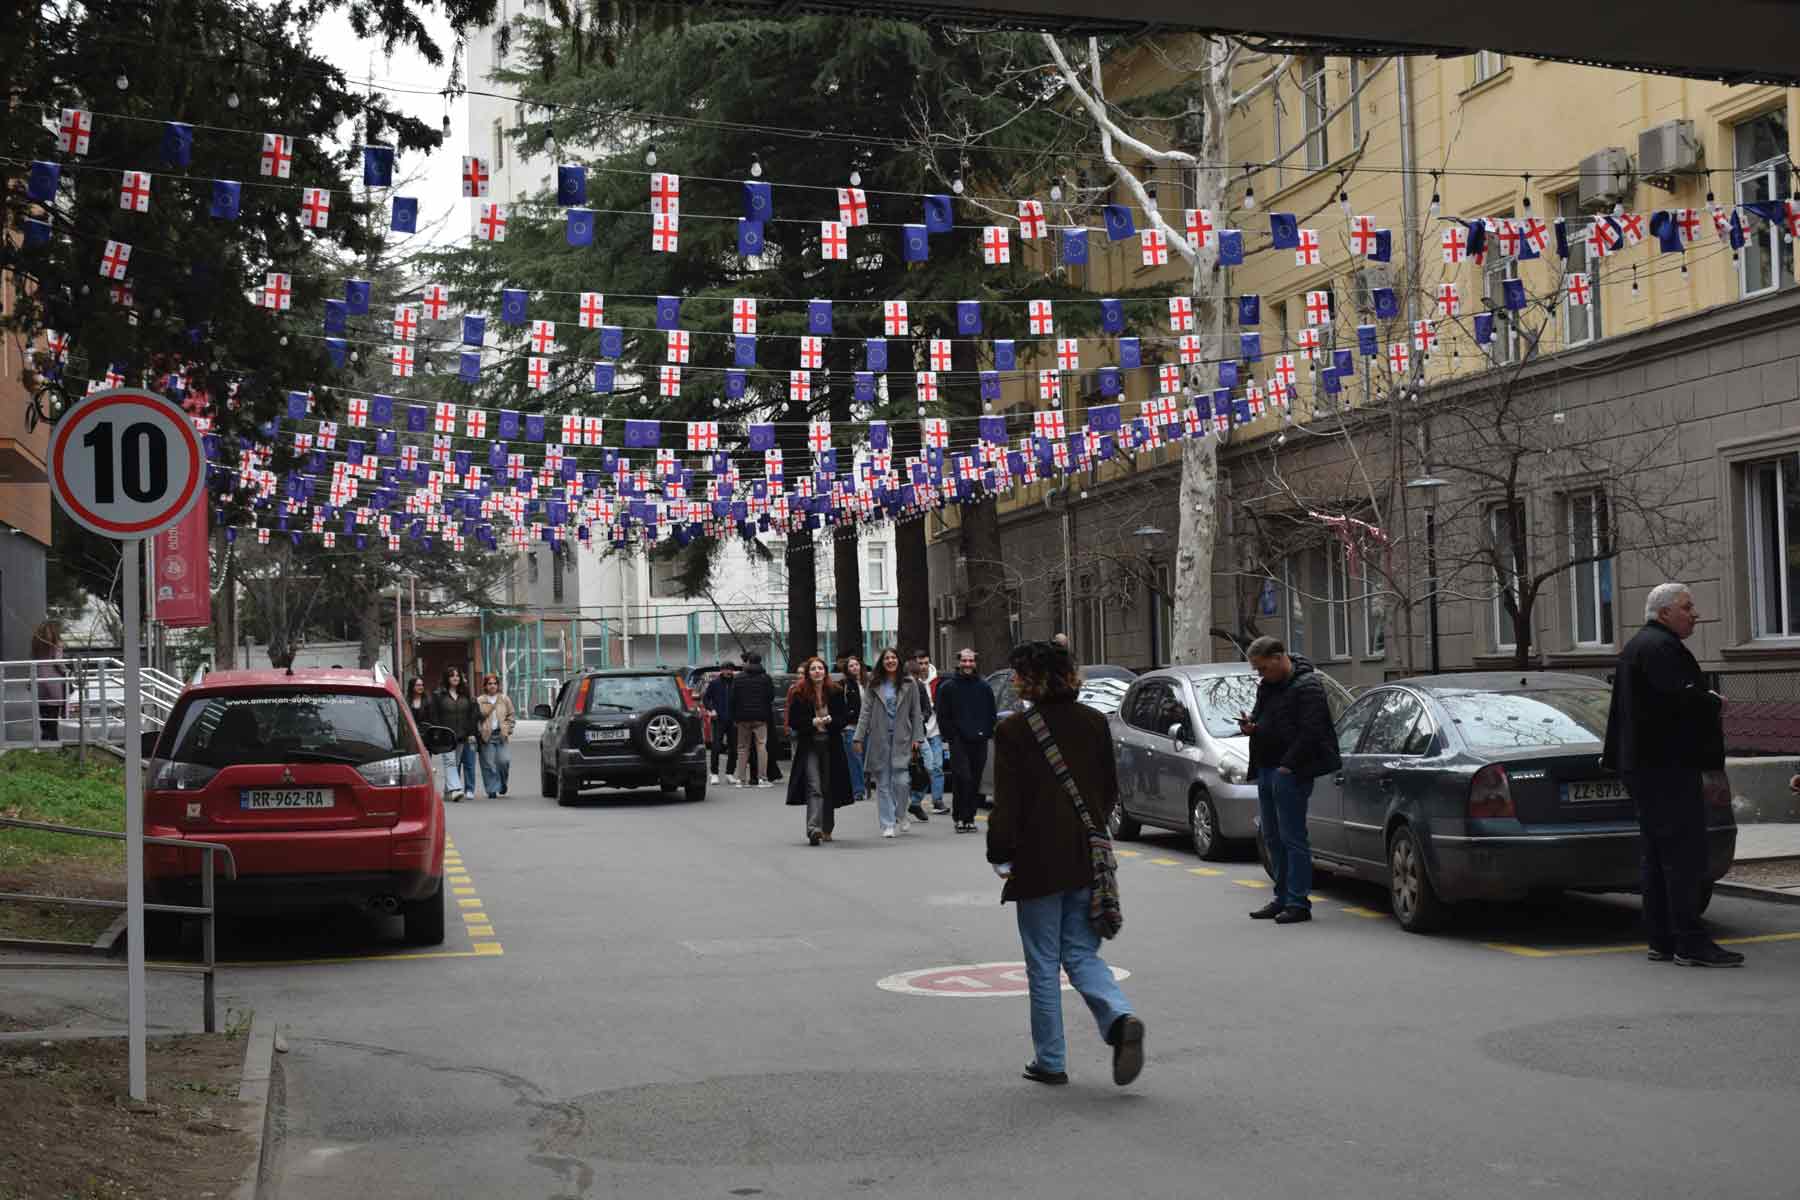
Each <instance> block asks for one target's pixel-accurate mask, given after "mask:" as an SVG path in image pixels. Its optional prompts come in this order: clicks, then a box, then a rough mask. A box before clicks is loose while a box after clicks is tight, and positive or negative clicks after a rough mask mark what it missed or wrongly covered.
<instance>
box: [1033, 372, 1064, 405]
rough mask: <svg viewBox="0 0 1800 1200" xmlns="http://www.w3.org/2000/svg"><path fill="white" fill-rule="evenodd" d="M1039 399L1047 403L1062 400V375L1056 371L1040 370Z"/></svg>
mask: <svg viewBox="0 0 1800 1200" xmlns="http://www.w3.org/2000/svg"><path fill="white" fill-rule="evenodd" d="M1038 399H1039V400H1042V401H1045V402H1047V403H1060V402H1061V401H1062V376H1061V375H1059V374H1057V373H1056V372H1055V371H1039V372H1038Z"/></svg>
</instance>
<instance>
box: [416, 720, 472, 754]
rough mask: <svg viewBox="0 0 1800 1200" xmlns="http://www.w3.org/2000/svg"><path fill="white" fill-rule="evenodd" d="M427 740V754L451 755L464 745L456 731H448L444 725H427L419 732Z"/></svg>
mask: <svg viewBox="0 0 1800 1200" xmlns="http://www.w3.org/2000/svg"><path fill="white" fill-rule="evenodd" d="M419 732H420V734H421V735H422V736H423V737H424V739H425V752H426V753H427V754H449V753H450V752H451V751H453V750H455V749H456V748H457V747H458V746H460V745H461V744H462V739H461V738H459V737H457V736H456V731H455V730H454V729H446V728H444V727H443V726H442V725H427V726H426V727H425V728H424V729H422V730H420V731H419Z"/></svg>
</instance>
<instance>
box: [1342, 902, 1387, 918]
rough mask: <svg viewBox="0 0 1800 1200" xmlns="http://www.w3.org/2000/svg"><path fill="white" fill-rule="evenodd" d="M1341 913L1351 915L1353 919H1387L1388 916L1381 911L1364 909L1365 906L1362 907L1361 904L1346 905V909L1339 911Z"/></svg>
mask: <svg viewBox="0 0 1800 1200" xmlns="http://www.w3.org/2000/svg"><path fill="white" fill-rule="evenodd" d="M1339 911H1341V912H1344V913H1347V914H1348V915H1350V916H1352V917H1371V918H1377V917H1385V916H1387V914H1386V913H1384V912H1381V911H1379V910H1377V909H1373V908H1364V907H1363V906H1362V905H1360V904H1346V905H1344V907H1343V908H1342V909H1341V910H1339Z"/></svg>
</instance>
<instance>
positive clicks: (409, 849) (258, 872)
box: [144, 667, 456, 945]
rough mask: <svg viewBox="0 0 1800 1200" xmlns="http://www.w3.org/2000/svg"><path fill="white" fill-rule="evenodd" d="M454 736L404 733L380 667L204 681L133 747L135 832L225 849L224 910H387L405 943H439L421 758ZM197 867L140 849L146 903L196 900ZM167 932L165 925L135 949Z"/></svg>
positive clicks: (186, 859) (439, 885)
mask: <svg viewBox="0 0 1800 1200" xmlns="http://www.w3.org/2000/svg"><path fill="white" fill-rule="evenodd" d="M152 738H154V739H155V748H154V749H153V750H152V749H151V748H150V742H151V740H152ZM455 740H456V739H455V735H454V734H452V733H451V732H450V731H449V730H447V729H439V728H437V727H435V726H427V727H426V728H424V729H420V728H419V727H418V726H416V725H415V724H414V723H413V719H412V716H411V714H410V713H409V712H408V710H407V706H406V704H405V703H404V702H403V700H402V699H401V695H400V689H399V688H398V687H397V686H396V685H395V683H394V680H393V678H392V676H390V675H389V674H388V673H387V672H386V671H384V670H382V669H381V668H379V667H377V668H376V669H375V670H374V671H373V672H370V671H351V670H343V669H331V670H316V669H302V670H294V671H273V670H270V671H217V672H214V673H212V674H210V675H207V676H205V677H204V679H203V680H202V681H201V682H198V683H195V684H193V685H192V686H190V687H189V688H188V689H187V690H186V691H185V692H183V693H182V695H181V699H180V700H179V701H177V702H176V705H175V708H174V711H173V712H172V713H171V714H170V716H169V721H168V723H167V724H166V725H165V726H164V727H163V729H162V731H161V732H160V733H159V734H154V735H147V736H146V737H145V755H146V757H147V758H148V759H149V769H148V779H147V781H146V791H145V795H144V833H145V834H146V835H149V836H152V837H169V838H184V837H185V838H193V839H195V840H197V841H208V842H223V843H224V844H225V845H227V846H229V847H231V852H232V856H233V858H234V859H235V860H236V863H237V874H238V877H237V879H236V880H235V881H226V880H223V879H221V880H220V881H219V883H218V899H219V908H220V911H221V912H222V913H226V914H231V913H248V912H265V913H266V912H296V911H306V910H315V909H324V908H330V907H335V906H344V905H349V906H355V907H359V908H364V909H368V910H372V911H375V912H378V913H387V914H398V915H399V916H400V917H401V918H403V920H404V922H405V930H406V940H407V941H408V942H411V943H413V944H415V945H436V944H438V943H440V942H442V941H443V940H444V806H443V802H442V801H441V800H440V799H439V798H438V795H437V789H436V787H435V784H434V781H433V778H432V768H431V756H432V755H433V754H438V753H444V752H447V751H448V750H450V749H451V748H453V747H454V745H455ZM200 858H201V856H200V854H199V852H198V851H192V850H181V849H179V848H176V847H169V846H151V847H147V848H146V849H145V869H144V876H145V891H146V894H147V896H148V898H149V899H150V900H151V901H152V902H153V903H163V904H197V903H199V896H200ZM147 915H148V916H151V917H167V916H168V915H169V914H154V913H153V914H147ZM176 920H177V921H178V920H179V918H176ZM178 932H179V929H178V927H171V925H170V923H169V922H167V921H164V922H162V923H161V926H160V928H158V927H157V926H156V925H154V924H153V926H152V932H150V933H148V934H147V935H146V940H147V941H149V942H152V943H155V942H157V941H166V940H172V935H174V934H178Z"/></svg>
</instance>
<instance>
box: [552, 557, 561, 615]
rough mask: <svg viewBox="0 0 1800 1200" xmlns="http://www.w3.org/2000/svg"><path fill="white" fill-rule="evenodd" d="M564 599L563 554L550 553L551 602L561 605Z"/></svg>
mask: <svg viewBox="0 0 1800 1200" xmlns="http://www.w3.org/2000/svg"><path fill="white" fill-rule="evenodd" d="M562 598H563V552H562V551H560V550H552V551H551V552H550V601H551V603H553V604H561V603H562Z"/></svg>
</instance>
